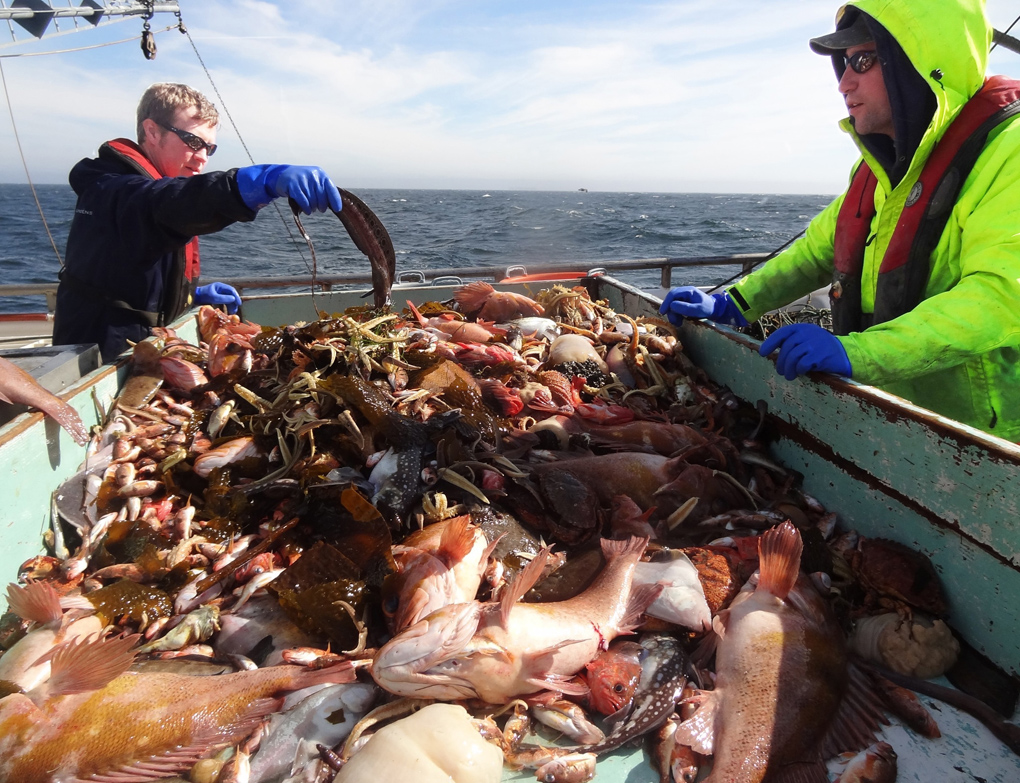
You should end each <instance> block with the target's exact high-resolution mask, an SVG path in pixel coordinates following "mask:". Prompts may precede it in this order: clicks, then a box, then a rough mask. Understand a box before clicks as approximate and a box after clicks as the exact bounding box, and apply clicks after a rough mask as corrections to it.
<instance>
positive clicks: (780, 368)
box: [758, 324, 853, 381]
mask: <svg viewBox="0 0 1020 783" xmlns="http://www.w3.org/2000/svg"><path fill="white" fill-rule="evenodd" d="M777 348H778V349H779V356H777V357H776V371H777V372H778V373H779V374H780V375H783V376H786V380H788V381H792V380H793V379H794V378H796V377H797V376H798V375H803V374H804V373H806V372H811V371H812V370H818V371H821V372H832V373H835V374H836V375H845V376H846V377H847V378H849V377H851V376H852V374H853V368H851V367H850V358H849V357H848V356H847V355H846V349H845V348H844V347H843V343H841V342H840V341H839V338H838V337H836V335H834V334H833V333H832V332H830V331H828V330H826V329H823V328H822V327H821V326H816V325H815V324H790V325H789V326H784V327H783V328H782V329H777V330H776V331H775V332H773V333H772V334H771V335H769V338H768V339H767V340H766V341H765V342H763V343H762V344H761V348H759V349H758V353H759V354H761V355H762V356H768V355H769V354H770V353H772V352H773V351H775V350H776V349H777Z"/></svg>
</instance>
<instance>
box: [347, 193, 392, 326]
mask: <svg viewBox="0 0 1020 783" xmlns="http://www.w3.org/2000/svg"><path fill="white" fill-rule="evenodd" d="M340 197H341V199H343V209H341V210H340V211H339V212H334V213H333V214H335V215H336V216H337V217H338V218H340V222H341V223H343V224H344V228H346V229H347V233H348V234H350V235H351V239H353V240H354V244H355V245H356V246H357V248H358V250H360V251H361V252H362V253H364V254H365V255H366V256H368V260H369V262H370V263H371V265H372V292H373V293H374V294H375V306H376V307H388V306H389V304H390V289H391V288H392V287H393V278H394V277H395V276H396V274H397V256H396V253H395V252H394V250H393V241H392V240H391V239H390V235H389V233H388V232H387V231H386V226H384V225H383V224H382V221H381V220H379V218H378V217H376V214H375V213H374V212H373V211H372V210H371V209H369V208H368V206H367V205H366V204H365V202H364V201H362V200H361V199H360V198H358V197H357V196H355V195H354V194H353V193H351V192H350V191H347V190H344V189H343V188H340Z"/></svg>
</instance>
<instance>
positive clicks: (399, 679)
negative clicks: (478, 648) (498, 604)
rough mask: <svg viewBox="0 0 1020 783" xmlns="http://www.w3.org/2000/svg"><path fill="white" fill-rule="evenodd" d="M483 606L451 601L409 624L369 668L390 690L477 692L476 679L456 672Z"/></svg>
mask: <svg viewBox="0 0 1020 783" xmlns="http://www.w3.org/2000/svg"><path fill="white" fill-rule="evenodd" d="M481 609H482V605H481V604H480V603H478V602H477V601H471V602H469V603H462V604H450V605H449V606H444V607H443V608H442V609H438V610H436V611H435V612H432V613H431V614H429V615H428V616H426V617H425V618H424V619H422V620H419V621H418V622H417V623H415V624H414V625H412V626H410V627H409V628H406V629H404V630H403V631H401V632H400V633H398V634H397V635H396V636H394V637H393V638H392V639H390V640H389V641H388V642H387V643H386V644H384V645H383V646H382V647H381V648H380V649H379V652H377V653H376V655H375V658H374V659H373V660H372V665H371V667H370V669H369V671H370V672H371V674H372V677H373V678H374V679H375V681H376V682H377V683H378V684H379V685H380V686H381V687H382V688H385V689H386V690H387V691H389V692H390V693H395V694H397V695H400V696H410V697H414V698H436V699H466V698H474V697H477V695H478V694H477V692H476V690H475V688H474V687H473V686H472V685H471V683H470V682H469V681H467V680H465V679H464V678H462V677H459V676H458V675H457V673H456V670H457V668H458V666H457V663H458V661H459V658H460V657H461V656H463V655H465V654H467V653H469V645H470V642H471V639H472V637H473V636H474V635H475V631H476V630H477V629H478V622H479V616H480V614H481Z"/></svg>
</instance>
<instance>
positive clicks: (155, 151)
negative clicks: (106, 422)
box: [53, 84, 341, 361]
mask: <svg viewBox="0 0 1020 783" xmlns="http://www.w3.org/2000/svg"><path fill="white" fill-rule="evenodd" d="M218 121H219V114H218V112H217V111H216V107H215V106H213V104H212V103H210V102H209V101H208V100H207V99H206V98H205V96H203V95H202V94H201V93H199V92H198V91H196V90H194V89H192V88H191V87H188V86H187V85H183V84H154V85H152V86H151V87H149V89H148V90H146V91H145V94H144V95H143V96H142V99H141V101H140V102H139V104H138V123H137V135H138V142H137V144H136V143H135V142H133V141H130V140H128V139H114V140H113V141H108V142H106V143H105V144H103V146H102V147H100V149H99V155H98V157H96V158H86V159H84V160H82V161H79V162H78V163H77V164H76V165H75V166H74V168H73V169H71V174H70V177H69V181H70V183H71V187H72V188H73V189H74V192H75V193H76V194H77V195H78V202H77V204H76V205H75V210H74V218H73V220H72V222H71V230H70V234H69V235H68V238H67V251H66V253H65V265H64V269H63V270H62V271H61V274H60V286H59V287H58V289H57V308H56V314H55V321H54V325H53V343H54V345H67V344H70V343H92V342H94V343H98V345H99V349H100V351H101V353H102V356H103V360H104V361H112V360H113V359H115V358H116V357H117V356H118V355H119V354H120V353H121V352H122V351H124V350H125V348H127V345H128V340H131V341H133V342H137V341H139V340H142V339H144V338H145V337H147V336H148V335H149V333H150V330H151V328H152V327H154V326H163V325H166V324H169V323H170V322H171V321H173V320H174V319H175V318H177V317H178V316H180V315H181V314H182V313H184V312H185V311H186V310H187V309H188V308H189V307H191V306H193V305H198V304H213V305H220V304H223V305H226V306H227V308H228V310H229V311H230V312H235V311H236V310H237V308H238V307H239V306H240V304H241V298H240V296H238V294H237V292H236V291H235V290H234V289H233V288H232V287H230V286H229V285H226V284H225V283H210V284H208V285H198V278H199V258H198V235H200V234H211V233H213V232H215V231H219V230H220V229H222V228H225V227H226V226H229V225H230V224H231V223H234V222H237V221H245V222H247V221H250V220H254V219H255V215H256V214H257V213H258V210H259V209H261V208H262V207H263V206H265V205H267V204H268V203H269V202H270V201H272V200H273V199H275V198H277V197H279V196H287V197H290V198H293V199H294V200H295V201H296V202H297V204H298V206H299V207H300V208H301V209H302V211H304V212H305V214H311V213H312V212H313V211H318V212H324V211H326V210H327V209H333V210H336V211H339V210H340V208H341V200H340V192H339V190H338V189H337V187H336V186H335V185H334V184H333V183H332V181H330V179H329V177H328V176H326V173H325V172H324V171H322V169H320V168H318V167H316V166H286V165H258V166H247V167H244V168H240V169H231V170H230V171H212V172H209V173H202V172H203V169H204V168H205V166H206V163H208V161H209V157H210V156H211V155H212V154H213V153H214V152H215V151H216V126H217V123H218Z"/></svg>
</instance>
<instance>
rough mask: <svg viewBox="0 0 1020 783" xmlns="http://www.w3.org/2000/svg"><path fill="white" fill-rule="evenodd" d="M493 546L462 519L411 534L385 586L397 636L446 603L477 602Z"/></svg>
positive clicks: (385, 599) (467, 519)
mask: <svg viewBox="0 0 1020 783" xmlns="http://www.w3.org/2000/svg"><path fill="white" fill-rule="evenodd" d="M494 546H495V545H494V544H493V545H489V543H488V541H487V540H486V538H485V533H483V532H482V529H481V528H480V527H478V526H477V525H472V524H471V517H470V515H468V514H464V515H461V516H459V517H453V518H451V519H446V520H443V521H441V522H435V523H433V524H431V525H429V526H428V527H426V528H424V529H422V530H420V531H417V532H414V533H411V535H409V536H408V537H407V538H406V539H404V543H403V544H401V545H399V546H395V547H393V558H394V560H395V561H396V563H397V569H398V573H396V574H393V575H392V576H390V577H387V579H386V582H385V583H384V585H383V611H384V613H386V614H387V615H390V616H392V618H393V632H394V633H399V632H400V631H402V630H404V629H405V628H407V626H409V625H413V624H414V623H416V622H418V621H419V620H420V619H421V618H423V617H424V616H425V615H427V614H431V613H432V612H434V611H436V609H441V608H442V607H444V606H447V605H448V604H460V603H465V602H466V601H473V600H474V598H475V594H476V593H477V592H478V587H479V585H481V583H482V575H483V574H484V573H485V566H486V563H487V562H488V559H489V554H490V553H491V552H492V550H493V547H494ZM391 613H392V614H391Z"/></svg>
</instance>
